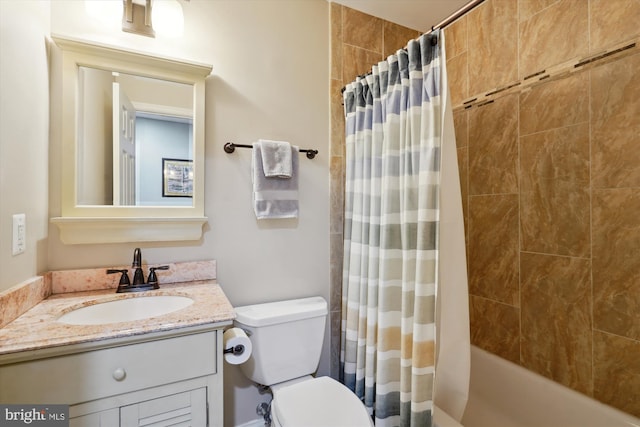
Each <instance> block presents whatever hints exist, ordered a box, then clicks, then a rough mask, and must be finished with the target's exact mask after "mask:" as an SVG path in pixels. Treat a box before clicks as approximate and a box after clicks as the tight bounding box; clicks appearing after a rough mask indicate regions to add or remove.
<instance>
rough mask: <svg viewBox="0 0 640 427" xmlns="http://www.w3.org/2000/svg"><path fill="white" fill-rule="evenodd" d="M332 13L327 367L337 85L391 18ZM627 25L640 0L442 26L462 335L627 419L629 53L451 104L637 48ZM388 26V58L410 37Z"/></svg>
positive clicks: (576, 3) (514, 4) (634, 361)
mask: <svg viewBox="0 0 640 427" xmlns="http://www.w3.org/2000/svg"><path fill="white" fill-rule="evenodd" d="M331 10H332V16H331V20H332V31H331V32H332V88H331V95H332V168H331V176H332V215H331V216H332V223H331V232H332V234H331V237H332V257H331V260H332V265H331V269H332V290H333V292H332V304H331V310H332V317H331V318H332V349H333V355H334V357H333V371H332V374H336V373H337V360H338V357H337V355H338V351H339V318H340V314H339V310H340V288H341V278H340V271H341V263H342V196H343V181H342V179H343V168H344V166H343V161H342V160H343V147H344V120H343V118H342V106H341V96H340V88H341V87H342V86H344V84H345V83H348V82H349V81H351V80H353V78H354V77H355V75H356V74H358V73H363V72H366V71H367V70H368V69H369V68H370V67H371V65H372V64H373V63H374V62H376V61H378V60H379V58H380V55H383V54H388V53H389V52H388V51H386V50H385V48H384V41H385V39H386V38H390V37H389V36H387V37H385V35H386V29H387V28H388V27H392V24H389V23H386V22H384V21H381V20H378V19H376V18H372V17H369V16H367V15H363V14H360V13H358V12H355V11H352V10H350V9H348V8H345V7H342V6H339V5H336V4H335V3H332V9H331ZM638 22H640V0H486V1H485V2H484V3H482V4H481V5H480V6H478V7H476V8H475V9H473V10H472V11H470V12H469V13H467V14H466V15H465V16H463V17H462V18H460V19H459V20H458V21H456V22H455V23H454V24H452V25H450V26H449V27H447V29H446V38H447V59H448V62H447V69H448V75H449V87H450V93H451V96H452V102H453V105H454V118H455V124H456V136H457V146H458V161H459V165H460V173H461V181H462V192H463V207H464V213H465V225H466V233H467V247H468V251H467V254H468V267H469V268H468V270H469V291H470V315H471V336H472V342H473V344H475V345H477V346H479V347H481V348H483V349H485V350H488V351H490V352H492V353H494V354H497V355H499V356H501V357H503V358H505V359H507V360H510V361H513V362H515V363H518V364H520V365H522V366H524V367H526V368H528V369H530V370H532V371H534V372H537V373H539V374H541V375H544V376H546V377H548V378H551V379H553V380H554V381H556V382H558V383H561V384H563V385H566V386H568V387H571V388H573V389H575V390H577V391H579V392H582V393H584V394H586V395H589V396H592V397H594V398H595V399H597V400H600V401H602V402H604V403H607V404H609V405H612V406H614V407H617V408H619V409H621V410H623V411H626V412H628V413H631V414H634V415H636V416H640V399H638V396H640V72H639V71H638V70H640V54H639V53H632V54H627V55H620V56H621V57H620V58H617V57H614V58H612V59H609V60H606V61H601V62H602V64H600V63H599V62H598V63H594V64H592V65H591V66H590V67H585V68H587V69H586V70H581V69H575V70H571V72H567V73H566V75H565V76H563V77H562V78H552V79H549V80H548V81H546V82H545V81H541V82H540V84H539V85H534V86H530V87H529V88H528V89H527V90H522V91H517V92H516V91H513V90H511V91H505V92H504V93H503V94H502V95H500V96H495V97H493V98H490V100H492V101H493V102H490V103H487V104H485V105H483V106H480V107H478V106H477V105H475V106H473V107H471V108H468V109H465V108H464V106H463V103H464V102H465V101H467V100H470V99H473V98H475V97H479V96H480V97H481V96H484V95H486V93H488V92H490V91H493V90H495V89H496V88H502V87H505V86H510V85H512V84H514V83H518V82H520V83H522V82H526V81H530V80H525V77H528V76H530V75H532V74H536V73H538V72H539V71H542V70H545V69H546V70H548V69H550V68H551V69H553V68H554V67H555V68H557V67H560V68H562V64H566V63H568V62H570V61H571V60H573V59H579V58H584V57H590V56H592V55H595V54H598V53H600V52H603V51H605V50H608V49H611V48H612V47H617V46H620V45H621V44H622V43H624V42H627V41H636V42H637V41H638V40H637V39H638V37H639V36H640V26H639V25H638ZM373 23H375V25H374V24H373ZM381 34H382V37H380V35H381ZM398 35H399V37H400V40H398V41H397V43H396V42H394V43H395V46H394V47H393V48H391V51H393V50H395V49H396V48H398V47H402V46H404V45H405V44H406V42H407V41H408V40H409V39H410V38H415V37H416V35H417V34H416V32H412V31H411V30H407V29H402V30H401V31H398ZM380 39H382V40H380ZM371 41H375V42H376V43H377V44H376V46H377V47H376V48H372V46H371V45H370V44H369V43H370V42H371ZM624 44H627V43H624ZM634 52H638V50H635V51H634ZM543 75H544V74H543ZM522 86H526V85H522ZM505 93H508V94H507V95H504V94H505Z"/></svg>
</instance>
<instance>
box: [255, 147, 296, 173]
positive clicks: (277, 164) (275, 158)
mask: <svg viewBox="0 0 640 427" xmlns="http://www.w3.org/2000/svg"><path fill="white" fill-rule="evenodd" d="M258 144H260V148H261V150H262V167H263V169H264V176H266V177H278V178H291V174H292V173H293V172H292V170H291V167H292V159H293V156H292V155H291V144H289V143H288V142H284V141H270V140H268V139H261V140H259V141H258Z"/></svg>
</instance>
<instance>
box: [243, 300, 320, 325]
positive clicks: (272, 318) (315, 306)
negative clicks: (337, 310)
mask: <svg viewBox="0 0 640 427" xmlns="http://www.w3.org/2000/svg"><path fill="white" fill-rule="evenodd" d="M235 312H236V322H238V323H242V324H244V325H247V326H267V325H275V324H278V323H284V322H291V321H294V320H301V319H309V318H312V317H319V316H326V315H327V302H326V301H325V300H324V298H322V297H309V298H300V299H294V300H287V301H276V302H269V303H265V304H254V305H246V306H243V307H236V308H235Z"/></svg>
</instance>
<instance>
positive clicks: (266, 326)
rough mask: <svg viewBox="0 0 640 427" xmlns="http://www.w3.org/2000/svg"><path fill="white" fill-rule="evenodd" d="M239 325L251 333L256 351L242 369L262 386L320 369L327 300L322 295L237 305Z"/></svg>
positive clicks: (250, 336) (236, 322)
mask: <svg viewBox="0 0 640 427" xmlns="http://www.w3.org/2000/svg"><path fill="white" fill-rule="evenodd" d="M235 312H236V319H235V324H236V326H237V327H240V328H242V329H244V330H245V331H246V332H247V334H248V335H249V339H250V340H251V345H252V348H253V351H252V353H251V357H250V358H249V360H248V361H247V362H245V363H243V364H242V365H240V369H242V372H243V373H244V375H245V376H246V377H247V378H249V379H250V380H252V381H253V382H256V383H258V384H262V385H267V386H270V385H273V384H278V383H281V382H284V381H288V380H292V379H294V378H298V377H303V376H305V375H310V374H312V373H314V372H315V371H316V369H317V368H318V363H319V361H320V353H321V351H322V342H323V340H324V327H325V321H326V318H327V302H326V301H325V300H324V299H323V298H322V297H311V298H302V299H294V300H287V301H278V302H271V303H266V304H255V305H248V306H244V307H236V308H235Z"/></svg>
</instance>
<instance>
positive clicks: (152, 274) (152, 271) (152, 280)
mask: <svg viewBox="0 0 640 427" xmlns="http://www.w3.org/2000/svg"><path fill="white" fill-rule="evenodd" d="M168 269H169V266H168V265H161V266H160V267H151V268H149V279H148V280H147V284H149V285H153V289H158V288H160V285H158V276H156V270H168Z"/></svg>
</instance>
